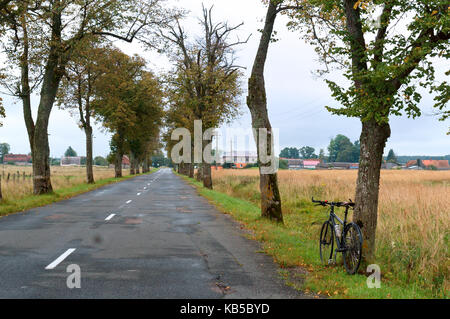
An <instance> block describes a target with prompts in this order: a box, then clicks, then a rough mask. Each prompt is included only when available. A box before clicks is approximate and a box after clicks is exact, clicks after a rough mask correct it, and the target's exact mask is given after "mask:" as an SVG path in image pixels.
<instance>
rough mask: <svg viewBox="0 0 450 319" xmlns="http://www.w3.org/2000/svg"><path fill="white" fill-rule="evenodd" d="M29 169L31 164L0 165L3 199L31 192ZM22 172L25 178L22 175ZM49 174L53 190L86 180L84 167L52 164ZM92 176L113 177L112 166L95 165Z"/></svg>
mask: <svg viewBox="0 0 450 319" xmlns="http://www.w3.org/2000/svg"><path fill="white" fill-rule="evenodd" d="M31 171H32V169H31V166H13V165H5V166H3V165H2V166H0V174H1V175H2V192H3V197H4V199H6V200H18V199H21V198H23V197H24V196H28V195H31V194H32V193H33V181H32V179H31V177H30V176H31ZM8 173H9V174H10V179H9V182H6V179H7V176H8ZM24 173H25V178H24V177H23V174H24ZM124 173H126V172H124ZM14 174H15V177H14ZM51 174H52V186H53V189H54V190H55V191H57V190H59V189H65V188H70V187H73V186H76V185H79V184H83V183H84V182H85V181H86V168H85V167H61V166H52V167H51ZM94 177H95V179H96V180H103V179H108V178H113V177H114V168H107V167H95V168H94Z"/></svg>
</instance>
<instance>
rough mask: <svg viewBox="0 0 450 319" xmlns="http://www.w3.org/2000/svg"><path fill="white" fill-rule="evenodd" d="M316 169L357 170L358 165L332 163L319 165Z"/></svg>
mask: <svg viewBox="0 0 450 319" xmlns="http://www.w3.org/2000/svg"><path fill="white" fill-rule="evenodd" d="M316 168H317V169H341V170H343V169H358V168H359V163H347V162H334V163H321V164H319V165H317V167H316Z"/></svg>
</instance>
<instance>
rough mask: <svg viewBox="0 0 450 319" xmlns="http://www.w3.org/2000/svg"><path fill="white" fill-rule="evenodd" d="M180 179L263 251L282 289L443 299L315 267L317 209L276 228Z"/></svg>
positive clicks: (397, 281)
mask: <svg viewBox="0 0 450 319" xmlns="http://www.w3.org/2000/svg"><path fill="white" fill-rule="evenodd" d="M180 176H181V177H182V178H184V179H185V180H186V181H188V182H189V183H190V184H191V185H192V186H194V187H196V188H197V190H198V192H199V194H200V195H202V196H204V197H206V198H207V199H208V200H209V201H210V202H211V203H212V204H214V205H215V206H216V207H217V208H218V209H219V210H221V211H222V212H224V213H226V214H230V215H232V216H233V217H234V219H236V220H237V221H239V222H240V223H242V224H243V225H244V227H245V228H247V229H248V230H250V231H251V235H249V238H251V239H253V240H257V241H259V242H261V243H262V247H263V251H264V252H265V253H267V254H268V255H270V256H272V257H273V260H274V261H275V262H276V263H278V264H279V265H280V267H281V268H282V271H281V276H282V277H283V278H284V279H285V280H286V282H287V284H289V285H291V286H293V287H295V288H297V289H300V290H302V291H304V292H305V293H314V294H319V295H322V296H326V297H330V298H375V299H380V298H381V299H386V298H392V299H398V298H401V299H414V298H437V297H439V298H448V292H444V293H443V294H442V293H440V295H436V294H435V293H433V292H432V291H430V290H425V289H423V288H420V287H419V286H418V285H415V284H414V282H411V283H407V281H405V280H403V279H402V278H397V277H396V276H395V275H394V274H392V273H387V274H383V277H382V280H381V288H380V289H376V288H373V289H369V288H368V287H367V277H366V275H365V274H363V273H362V274H357V275H353V276H350V275H348V274H347V273H346V271H345V269H344V267H343V265H342V262H341V261H339V260H338V264H337V265H335V266H323V265H321V263H320V258H319V247H318V239H317V238H318V237H319V234H318V233H319V231H320V227H321V225H322V223H323V221H324V220H326V218H327V213H326V212H325V211H324V210H323V208H321V207H316V206H313V205H312V203H309V202H302V203H301V204H302V205H300V206H301V208H300V209H299V213H298V214H286V215H285V216H284V217H285V224H284V225H280V224H277V223H274V222H271V221H268V220H266V219H263V218H261V217H260V209H259V207H258V206H257V205H255V204H253V203H251V202H248V201H246V200H242V199H239V198H235V197H231V196H229V195H227V194H224V193H221V192H218V191H214V190H209V189H205V188H204V187H203V186H202V184H201V183H199V182H197V181H195V180H193V179H190V178H187V177H185V176H182V175H180ZM312 238H314V239H312ZM299 270H300V271H299ZM303 270H306V271H307V272H306V274H305V271H303ZM441 294H442V295H441Z"/></svg>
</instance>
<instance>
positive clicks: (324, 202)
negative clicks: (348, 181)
mask: <svg viewBox="0 0 450 319" xmlns="http://www.w3.org/2000/svg"><path fill="white" fill-rule="evenodd" d="M312 202H313V203H317V204H319V205H320V206H326V205H329V206H336V207H355V203H353V202H352V200H351V199H350V201H349V202H329V201H327V200H314V197H313V198H312Z"/></svg>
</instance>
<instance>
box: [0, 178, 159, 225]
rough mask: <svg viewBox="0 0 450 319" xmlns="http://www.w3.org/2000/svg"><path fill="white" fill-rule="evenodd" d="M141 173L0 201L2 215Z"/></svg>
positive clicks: (43, 204)
mask: <svg viewBox="0 0 450 319" xmlns="http://www.w3.org/2000/svg"><path fill="white" fill-rule="evenodd" d="M155 171H156V170H155V169H152V170H151V171H150V173H148V174H152V173H154V172H155ZM141 175H146V174H138V175H128V176H124V177H122V178H106V179H101V180H98V181H96V182H95V184H86V183H83V184H78V185H76V186H73V187H69V188H61V189H58V190H55V191H54V192H53V193H50V194H45V195H29V196H25V197H23V198H21V199H19V200H15V201H8V200H3V201H0V217H2V216H6V215H10V214H13V213H18V212H23V211H26V210H29V209H32V208H36V207H42V206H46V205H50V204H53V203H56V202H59V201H62V200H66V199H69V198H72V197H74V196H77V195H80V194H83V193H87V192H90V191H92V190H95V189H98V188H101V187H103V186H106V185H110V184H114V183H118V182H122V181H125V180H128V179H131V178H134V177H136V176H141Z"/></svg>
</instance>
